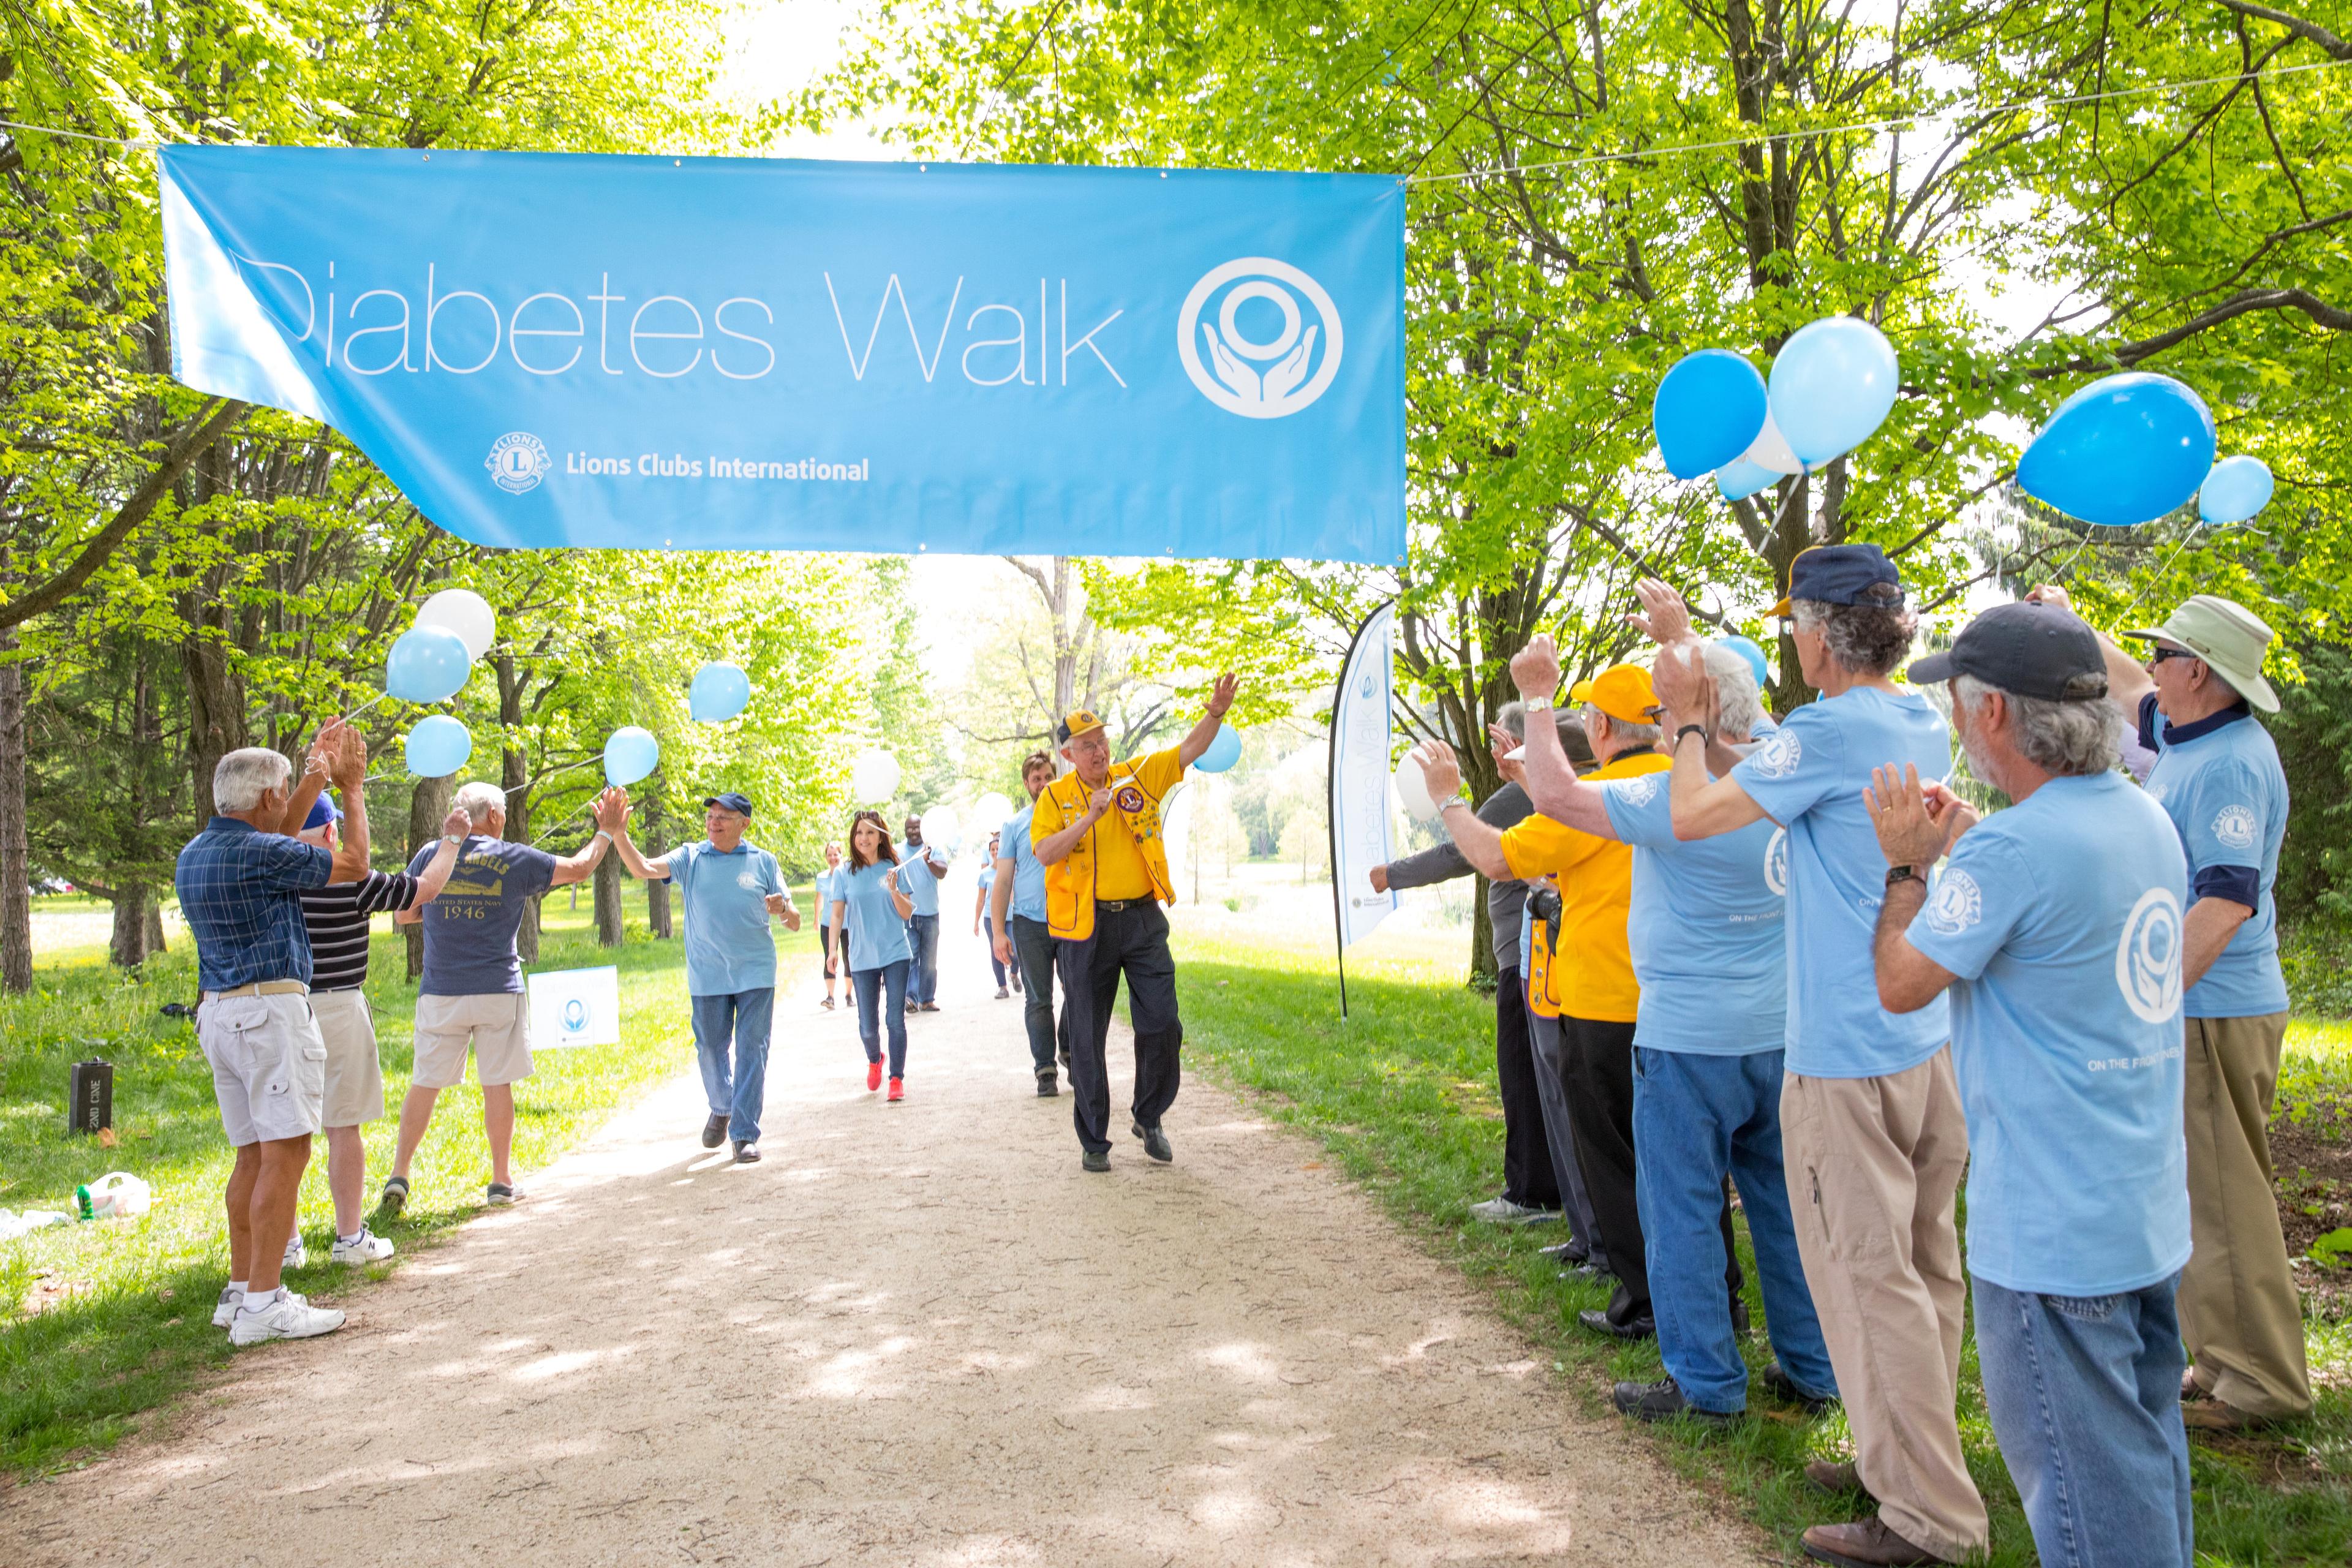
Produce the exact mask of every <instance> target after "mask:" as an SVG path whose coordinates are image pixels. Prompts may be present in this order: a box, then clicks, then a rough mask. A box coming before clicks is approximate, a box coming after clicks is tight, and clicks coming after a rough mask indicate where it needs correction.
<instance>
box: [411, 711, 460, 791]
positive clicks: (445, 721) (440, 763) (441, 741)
mask: <svg viewBox="0 0 2352 1568" xmlns="http://www.w3.org/2000/svg"><path fill="white" fill-rule="evenodd" d="M402 744H403V746H404V749H405V751H406V752H407V757H408V771H409V772H410V773H415V775H416V776H417V777H418V778H421V779H446V778H447V777H448V776H449V775H450V774H451V773H456V772H457V770H458V769H459V768H462V767H464V766H465V765H466V760H467V758H468V757H471V756H472V755H473V754H474V732H473V731H471V730H468V729H467V728H466V726H464V725H463V724H460V723H459V722H457V721H456V720H455V719H452V718H450V717H449V715H447V714H446V713H436V714H433V715H432V716H431V717H429V718H425V719H419V720H418V721H416V727H415V729H413V730H411V731H408V736H407V739H406V740H405V741H404V742H402Z"/></svg>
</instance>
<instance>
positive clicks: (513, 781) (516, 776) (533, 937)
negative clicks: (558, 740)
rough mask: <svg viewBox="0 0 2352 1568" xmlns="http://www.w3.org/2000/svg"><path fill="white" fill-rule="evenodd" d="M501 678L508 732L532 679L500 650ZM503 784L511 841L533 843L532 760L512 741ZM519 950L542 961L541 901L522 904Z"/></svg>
mask: <svg viewBox="0 0 2352 1568" xmlns="http://www.w3.org/2000/svg"><path fill="white" fill-rule="evenodd" d="M491 668H494V669H496V670H497V671H498V677H499V724H500V725H502V726H503V727H504V728H505V730H506V732H507V734H508V735H509V736H512V735H515V734H518V733H520V726H521V724H522V694H523V686H524V684H525V682H527V681H528V680H529V679H530V677H529V675H528V674H526V673H525V672H524V670H523V668H522V667H521V666H520V664H518V663H517V662H516V660H515V656H514V654H513V653H512V652H511V651H509V650H507V649H503V648H502V649H500V650H499V653H498V655H497V657H496V658H494V659H493V660H492V661H491ZM499 784H501V785H502V786H504V788H505V789H506V792H507V829H506V837H507V842H508V843H509V844H528V843H530V759H529V758H527V757H525V756H524V755H523V754H522V751H521V749H520V747H518V746H517V745H516V744H515V743H514V742H512V741H511V740H509V742H507V744H506V746H505V747H504V748H503V749H502V750H501V751H500V752H499ZM515 952H516V954H517V955H518V956H520V958H521V959H522V961H523V962H524V963H538V962H539V900H537V899H532V900H530V901H528V902H526V903H525V904H524V905H523V907H522V923H521V924H520V925H518V926H516V927H515Z"/></svg>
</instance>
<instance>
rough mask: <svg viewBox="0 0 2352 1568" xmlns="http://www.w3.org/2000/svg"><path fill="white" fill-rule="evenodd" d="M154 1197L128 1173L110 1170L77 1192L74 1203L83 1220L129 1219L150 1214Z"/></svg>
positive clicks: (138, 1180)
mask: <svg viewBox="0 0 2352 1568" xmlns="http://www.w3.org/2000/svg"><path fill="white" fill-rule="evenodd" d="M153 1197H154V1194H153V1193H152V1191H150V1190H149V1188H148V1185H147V1184H146V1183H144V1182H142V1181H141V1180H140V1179H139V1178H138V1177H136V1176H134V1175H132V1174H131V1173H130V1172H128V1171H109V1172H108V1173H106V1174H104V1175H103V1176H100V1177H99V1179H98V1180H96V1181H94V1182H92V1183H90V1184H89V1185H88V1186H86V1187H76V1188H75V1189H74V1200H75V1202H76V1203H78V1204H79V1205H80V1206H81V1217H82V1218H84V1219H129V1218H131V1216H132V1215H142V1214H145V1213H146V1212H147V1207H148V1205H149V1204H150V1203H151V1202H152V1200H153Z"/></svg>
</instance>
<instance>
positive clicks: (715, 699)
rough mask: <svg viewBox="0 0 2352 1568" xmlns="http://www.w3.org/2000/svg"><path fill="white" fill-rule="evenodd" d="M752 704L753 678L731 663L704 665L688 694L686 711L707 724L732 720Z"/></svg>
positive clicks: (696, 674) (696, 673)
mask: <svg viewBox="0 0 2352 1568" xmlns="http://www.w3.org/2000/svg"><path fill="white" fill-rule="evenodd" d="M750 705H751V677H750V676H748V675H746V674H744V673H743V672H742V670H740V669H739V668H736V667H735V666H734V665H731V664H719V663H715V662H714V663H711V664H706V665H704V666H703V667H702V668H700V669H698V670H696V671H695V672H694V684H693V685H691V686H689V687H688V688H687V692H686V706H687V710H688V712H690V713H692V714H693V715H694V716H695V717H696V718H697V719H699V720H701V721H703V722H704V723H706V724H718V723H722V722H724V721H727V720H729V719H732V718H733V717H735V715H737V714H738V713H740V712H741V711H743V710H744V709H745V708H747V707H749V706H750Z"/></svg>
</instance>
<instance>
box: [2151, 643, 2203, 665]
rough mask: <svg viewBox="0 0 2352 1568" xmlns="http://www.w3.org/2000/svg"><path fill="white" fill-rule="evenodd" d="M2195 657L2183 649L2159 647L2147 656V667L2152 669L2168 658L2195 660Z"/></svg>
mask: <svg viewBox="0 0 2352 1568" xmlns="http://www.w3.org/2000/svg"><path fill="white" fill-rule="evenodd" d="M2196 657H2197V656H2196V655H2195V654H2193V653H2190V652H2189V650H2188V649H2187V648H2185V647H2160V648H2158V649H2157V650H2156V651H2155V652H2154V653H2151V654H2149V655H2148V656H2147V667H2148V668H2150V669H2154V668H2156V667H2157V666H2158V665H2159V664H2162V663H2163V662H2164V661H2165V660H2166V659H2168V658H2196Z"/></svg>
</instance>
